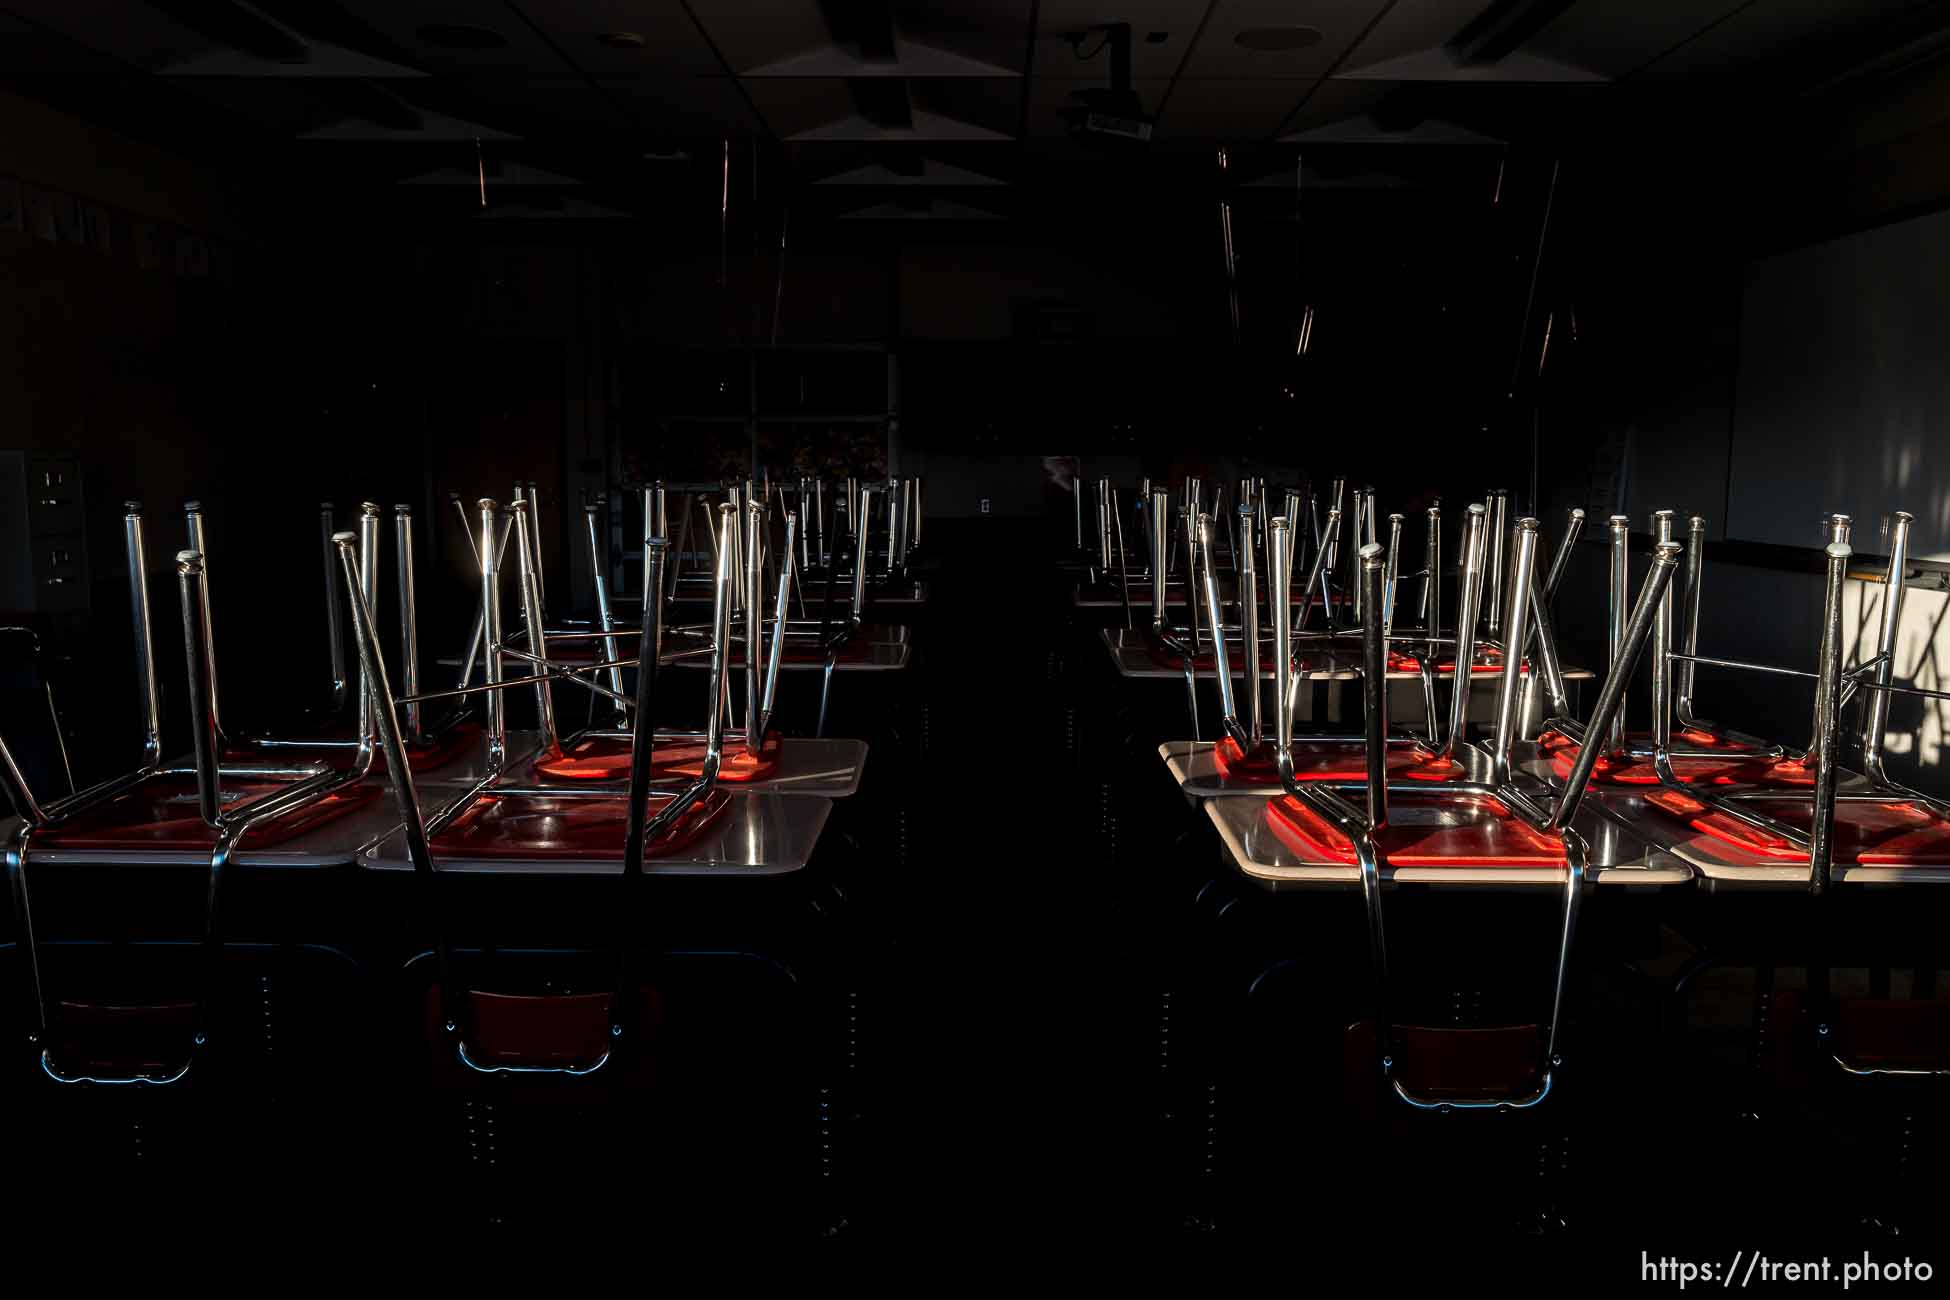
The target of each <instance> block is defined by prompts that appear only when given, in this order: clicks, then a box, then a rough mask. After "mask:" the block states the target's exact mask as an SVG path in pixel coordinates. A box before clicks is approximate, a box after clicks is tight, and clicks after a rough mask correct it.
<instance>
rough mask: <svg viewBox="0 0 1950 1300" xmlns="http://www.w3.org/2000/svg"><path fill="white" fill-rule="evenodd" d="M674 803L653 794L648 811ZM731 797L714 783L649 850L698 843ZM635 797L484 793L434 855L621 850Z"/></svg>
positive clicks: (441, 838)
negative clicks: (717, 788)
mask: <svg viewBox="0 0 1950 1300" xmlns="http://www.w3.org/2000/svg"><path fill="white" fill-rule="evenodd" d="M670 802H671V800H670V798H669V797H667V796H654V795H653V796H652V797H651V799H650V803H649V808H648V814H649V815H650V816H655V815H656V814H657V812H658V811H659V810H660V809H662V808H664V807H666V806H667V805H669V803H670ZM730 804H731V796H730V795H728V794H726V793H725V792H724V791H722V790H713V791H712V792H711V793H709V794H707V795H705V796H704V797H703V798H702V799H699V800H698V801H697V802H696V803H694V804H692V805H691V806H690V807H689V808H688V809H686V810H685V812H684V814H683V815H682V816H681V817H679V818H678V819H677V820H676V822H674V823H673V824H672V825H671V826H670V827H668V828H667V829H666V830H665V831H664V833H663V834H662V835H660V836H658V837H657V838H656V839H655V840H653V841H652V842H650V843H648V844H646V845H644V848H643V852H644V856H645V857H667V856H669V855H670V854H672V853H676V852H679V851H681V850H683V849H685V848H688V847H689V846H690V845H691V844H693V843H695V842H696V841H697V840H698V839H699V838H700V837H701V836H703V834H704V833H705V832H706V831H707V830H709V829H710V828H711V826H712V824H713V823H715V822H716V821H717V820H718V818H719V817H721V816H723V815H724V811H725V809H726V808H727V807H729V806H730ZM628 816H629V801H628V799H627V798H626V797H625V796H624V795H621V794H618V795H616V796H615V797H614V798H599V799H587V798H577V799H561V798H551V797H549V796H547V795H525V794H518V795H511V794H494V793H492V792H490V793H487V794H484V795H482V796H481V797H480V798H479V799H476V800H475V801H474V802H473V803H472V804H470V805H468V807H467V809H466V810H465V811H464V812H462V813H461V815H460V816H458V817H456V818H455V819H454V820H453V822H452V823H451V824H449V825H448V826H447V828H446V829H445V830H443V831H441V832H440V834H438V835H436V836H435V837H434V839H433V850H434V852H435V854H437V855H442V856H452V857H459V858H472V859H476V860H480V859H491V860H499V859H516V860H534V859H548V858H573V859H580V860H586V859H590V858H606V857H613V858H616V859H618V860H619V861H620V860H621V858H622V856H623V832H624V826H625V823H626V822H627V821H628Z"/></svg>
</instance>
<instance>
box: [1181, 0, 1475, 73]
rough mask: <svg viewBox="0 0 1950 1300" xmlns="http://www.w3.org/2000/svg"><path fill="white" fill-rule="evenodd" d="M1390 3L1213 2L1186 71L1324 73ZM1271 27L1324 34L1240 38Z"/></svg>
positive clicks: (1377, 0)
mask: <svg viewBox="0 0 1950 1300" xmlns="http://www.w3.org/2000/svg"><path fill="white" fill-rule="evenodd" d="M1404 2H1406V0H1404ZM1484 2H1487V0H1484ZM1385 3H1386V0H1322V2H1319V3H1308V4H1295V3H1293V0H1220V2H1219V3H1218V4H1217V5H1215V6H1214V7H1213V10H1212V17H1211V20H1210V21H1209V22H1207V23H1206V25H1205V32H1204V34H1203V35H1201V36H1200V37H1199V41H1198V48H1197V49H1196V50H1194V51H1192V58H1191V61H1190V62H1189V63H1187V64H1186V65H1185V73H1184V75H1185V76H1187V77H1254V78H1260V79H1267V78H1280V77H1294V78H1302V79H1306V78H1314V77H1319V76H1322V75H1323V74H1325V73H1326V72H1327V70H1328V69H1329V68H1331V67H1333V65H1334V61H1335V60H1336V59H1338V58H1340V57H1341V54H1342V53H1343V52H1344V51H1345V50H1346V49H1347V47H1348V46H1349V45H1350V44H1351V43H1353V41H1354V40H1355V39H1356V38H1357V37H1358V36H1360V34H1361V32H1362V30H1363V29H1364V28H1365V27H1367V25H1368V24H1369V23H1370V22H1371V21H1373V19H1374V16H1375V15H1376V14H1377V13H1379V12H1381V9H1382V7H1383V6H1384V5H1385ZM1266 27H1311V28H1313V29H1314V30H1315V31H1317V32H1319V33H1320V40H1319V41H1317V42H1316V43H1314V44H1313V45H1309V46H1307V47H1305V48H1304V49H1298V50H1253V49H1247V48H1246V47H1244V46H1242V45H1240V44H1239V43H1238V39H1237V38H1238V36H1239V33H1241V32H1244V31H1249V30H1251V29H1253V28H1266Z"/></svg>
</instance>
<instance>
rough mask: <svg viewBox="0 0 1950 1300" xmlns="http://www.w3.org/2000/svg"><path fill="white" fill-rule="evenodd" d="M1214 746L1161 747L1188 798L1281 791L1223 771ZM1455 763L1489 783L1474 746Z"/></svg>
mask: <svg viewBox="0 0 1950 1300" xmlns="http://www.w3.org/2000/svg"><path fill="white" fill-rule="evenodd" d="M1350 734H1351V733H1350ZM1294 739H1295V741H1297V742H1301V743H1304V742H1306V741H1307V739H1308V737H1306V736H1304V735H1302V736H1295V737H1294ZM1404 743H1406V742H1404ZM1215 747H1216V746H1215V745H1214V743H1213V742H1212V741H1209V740H1167V741H1166V742H1165V743H1164V744H1162V745H1159V746H1158V757H1159V758H1162V759H1163V760H1164V761H1165V770H1166V771H1168V772H1170V773H1171V779H1172V780H1174V781H1176V782H1177V783H1178V788H1179V789H1180V790H1182V791H1184V792H1185V795H1186V797H1187V798H1190V799H1216V798H1222V797H1225V796H1234V797H1247V798H1256V799H1264V798H1266V797H1267V796H1268V795H1275V794H1279V793H1280V792H1281V786H1280V783H1279V781H1278V780H1273V781H1268V782H1253V781H1240V780H1235V779H1234V778H1232V777H1229V776H1227V775H1226V774H1225V773H1223V772H1221V771H1220V770H1219V764H1218V760H1217V759H1215V758H1214V757H1213V756H1212V751H1213V749H1214V748H1215ZM1456 761H1457V762H1459V763H1461V764H1462V766H1463V772H1462V776H1461V778H1460V779H1462V780H1466V781H1488V780H1489V761H1488V760H1487V759H1485V758H1484V757H1483V755H1482V753H1481V752H1480V751H1478V750H1477V749H1476V748H1475V747H1474V746H1471V745H1462V746H1458V747H1457V749H1456Z"/></svg>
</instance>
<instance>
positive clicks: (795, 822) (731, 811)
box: [359, 787, 833, 876]
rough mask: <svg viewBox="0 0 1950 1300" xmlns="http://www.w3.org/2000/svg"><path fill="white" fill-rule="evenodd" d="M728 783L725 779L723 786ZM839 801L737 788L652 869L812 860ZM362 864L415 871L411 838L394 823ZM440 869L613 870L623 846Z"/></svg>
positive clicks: (786, 865) (701, 872)
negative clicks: (702, 827) (578, 855)
mask: <svg viewBox="0 0 1950 1300" xmlns="http://www.w3.org/2000/svg"><path fill="white" fill-rule="evenodd" d="M721 788H722V787H721ZM832 808H833V804H832V801H831V800H829V799H820V798H814V797H810V796H805V795H791V796H787V795H782V794H770V793H764V792H759V793H754V794H733V795H732V796H731V799H730V803H729V805H728V806H727V807H726V808H725V811H724V814H723V815H722V816H721V817H719V819H718V820H717V821H716V822H715V823H713V824H712V825H711V827H710V828H709V829H707V830H706V831H705V832H704V834H703V836H702V837H701V838H699V839H698V840H696V841H694V842H693V843H691V844H690V845H688V846H686V847H685V848H684V849H682V850H680V851H679V852H678V853H676V854H673V855H672V856H670V857H647V858H645V859H644V862H643V870H644V873H645V874H646V875H652V876H783V875H789V874H791V873H792V872H795V871H799V870H802V869H803V868H804V867H805V865H806V863H807V862H809V861H811V859H812V854H813V849H814V847H815V846H816V845H817V844H818V843H819V834H820V832H821V831H822V830H823V829H824V828H825V826H826V818H827V816H828V814H829V813H831V811H832ZM359 865H360V866H361V867H364V868H366V869H368V870H374V871H411V870H412V869H413V864H412V861H411V860H410V859H409V858H408V857H407V854H406V847H405V844H404V842H403V840H402V838H401V836H400V834H399V832H398V830H397V828H395V829H394V830H393V831H392V832H390V833H389V834H387V835H386V836H385V837H384V838H382V839H381V840H379V842H378V843H376V844H374V845H373V846H372V847H371V848H368V849H366V850H364V851H363V852H361V853H360V855H359ZM434 866H435V869H436V870H438V871H442V872H470V873H481V874H498V875H520V876H613V875H620V874H621V873H622V870H623V846H622V844H621V843H620V842H619V843H618V844H617V845H616V851H615V853H614V854H613V855H612V854H605V855H603V856H602V857H591V858H582V859H571V858H549V859H535V860H523V859H514V858H494V859H486V858H483V859H475V860H468V859H464V858H451V857H443V856H441V855H439V854H437V853H436V855H435V857H434Z"/></svg>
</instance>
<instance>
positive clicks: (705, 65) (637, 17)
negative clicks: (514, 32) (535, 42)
mask: <svg viewBox="0 0 1950 1300" xmlns="http://www.w3.org/2000/svg"><path fill="white" fill-rule="evenodd" d="M518 3H519V4H520V5H521V9H522V12H523V13H525V14H526V15H527V16H528V18H529V20H530V21H531V22H533V23H535V24H536V25H537V26H538V27H540V28H541V29H542V30H543V31H545V32H547V33H548V34H549V37H550V39H552V40H554V41H555V43H556V44H557V45H559V46H560V47H561V48H562V52H563V53H565V54H567V55H568V56H569V58H571V59H573V60H574V61H575V64H576V66H577V67H579V68H581V69H583V70H584V71H585V72H587V73H589V75H590V76H592V77H599V78H601V77H628V76H634V75H637V74H640V73H644V72H657V73H668V74H682V75H691V76H711V75H718V74H721V73H722V72H723V71H724V69H723V67H722V66H721V65H720V64H719V62H718V58H717V56H716V55H715V54H713V53H712V52H711V46H710V45H709V44H708V43H707V42H706V41H705V39H704V37H703V35H702V34H701V33H700V32H699V31H698V30H697V24H696V23H694V22H692V21H691V19H690V15H688V14H686V13H685V12H684V9H683V6H681V5H679V4H676V3H674V0H518ZM611 32H629V33H633V34H634V35H637V36H641V37H642V38H643V44H642V46H641V47H623V48H618V47H613V46H610V45H605V44H604V43H603V42H602V41H601V40H599V39H597V38H598V37H601V36H604V35H606V34H608V33H611Z"/></svg>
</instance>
